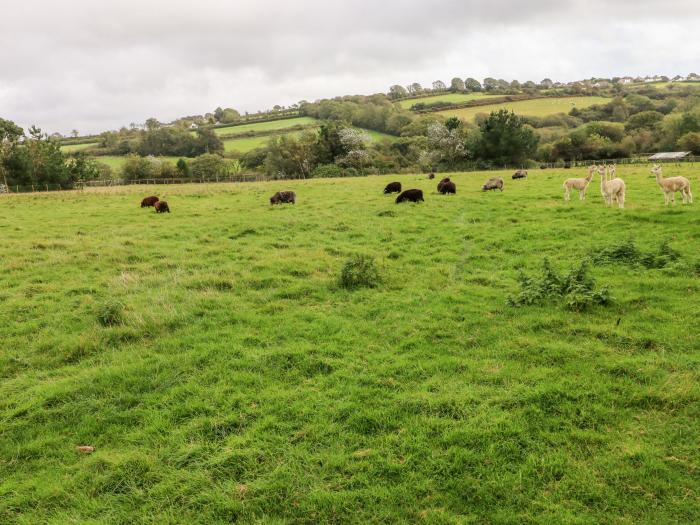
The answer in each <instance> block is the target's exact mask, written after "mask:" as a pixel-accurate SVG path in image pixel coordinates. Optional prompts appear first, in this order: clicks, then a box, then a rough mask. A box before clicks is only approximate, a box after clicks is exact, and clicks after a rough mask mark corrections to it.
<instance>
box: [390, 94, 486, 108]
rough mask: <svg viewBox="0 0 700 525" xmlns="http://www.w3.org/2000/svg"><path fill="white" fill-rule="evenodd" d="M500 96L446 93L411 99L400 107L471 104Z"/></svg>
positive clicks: (403, 102)
mask: <svg viewBox="0 0 700 525" xmlns="http://www.w3.org/2000/svg"><path fill="white" fill-rule="evenodd" d="M494 96H500V95H487V94H485V93H445V94H443V95H435V96H432V97H421V98H409V99H406V100H400V101H399V102H398V104H399V106H401V107H402V108H404V109H410V108H411V107H412V106H413V105H414V104H418V103H419V102H422V103H423V104H432V103H433V102H454V103H460V102H469V101H470V100H482V99H485V98H489V97H494Z"/></svg>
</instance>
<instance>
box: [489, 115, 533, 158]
mask: <svg viewBox="0 0 700 525" xmlns="http://www.w3.org/2000/svg"><path fill="white" fill-rule="evenodd" d="M479 129H480V130H481V142H480V144H479V157H481V158H484V159H488V160H491V161H493V162H495V163H497V164H500V165H505V164H508V165H518V164H521V163H523V162H524V161H525V160H527V159H528V158H529V157H530V156H532V155H533V154H534V152H535V150H536V149H537V143H538V138H537V136H536V135H535V133H534V131H533V130H532V128H530V127H529V126H525V124H524V123H523V119H521V118H520V117H518V116H517V115H516V114H515V113H513V112H512V111H506V110H504V109H502V110H500V111H494V112H492V113H491V114H490V115H489V117H488V118H487V119H486V120H485V121H484V122H483V123H482V124H481V125H480V126H479Z"/></svg>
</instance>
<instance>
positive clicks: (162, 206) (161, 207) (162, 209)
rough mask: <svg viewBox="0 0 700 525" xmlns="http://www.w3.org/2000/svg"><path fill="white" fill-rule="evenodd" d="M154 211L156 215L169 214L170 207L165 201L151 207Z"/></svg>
mask: <svg viewBox="0 0 700 525" xmlns="http://www.w3.org/2000/svg"><path fill="white" fill-rule="evenodd" d="M153 206H154V207H155V209H156V213H166V212H167V213H170V207H168V203H167V202H165V201H158V202H156V203H155V204H154V205H153Z"/></svg>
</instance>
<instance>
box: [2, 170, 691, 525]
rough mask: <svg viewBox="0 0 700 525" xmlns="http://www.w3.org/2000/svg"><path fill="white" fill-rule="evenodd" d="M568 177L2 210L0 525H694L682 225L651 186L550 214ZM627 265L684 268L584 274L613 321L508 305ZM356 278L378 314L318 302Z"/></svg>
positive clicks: (267, 190) (61, 200)
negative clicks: (528, 287) (522, 291)
mask: <svg viewBox="0 0 700 525" xmlns="http://www.w3.org/2000/svg"><path fill="white" fill-rule="evenodd" d="M583 173H584V170H560V171H556V170H546V171H540V170H537V171H534V170H533V171H531V173H530V177H529V179H527V180H523V181H518V182H512V181H511V180H510V177H509V175H510V173H501V175H502V176H504V177H507V179H506V185H505V191H504V192H502V193H500V192H496V193H482V192H481V191H480V190H479V188H480V185H481V184H482V183H483V181H484V180H485V179H486V178H487V177H488V176H491V175H493V173H473V174H454V175H451V177H452V179H453V180H455V181H456V183H457V188H458V189H457V191H458V193H457V195H454V196H441V195H438V194H437V193H436V192H435V184H436V183H435V181H428V180H427V179H426V177H425V176H418V175H394V176H387V177H367V178H354V179H324V180H311V181H277V182H269V183H251V184H236V185H224V184H221V185H182V186H179V185H178V186H173V187H163V186H154V187H144V186H140V187H126V188H117V189H112V190H109V191H107V190H104V191H98V190H95V191H86V192H84V193H56V194H30V195H9V196H2V197H0V227H2V232H3V243H2V248H1V251H0V257H1V259H2V263H3V272H2V273H0V320H1V322H0V375H1V377H2V380H1V381H0V422H1V425H0V438H1V439H0V522H2V523H22V524H34V523H129V524H131V523H206V524H211V523H231V522H239V523H253V522H255V523H309V524H315V523H362V524H365V523H412V522H421V523H423V522H425V523H440V524H443V523H494V524H495V523H501V524H505V523H541V524H550V523H581V524H583V523H591V524H592V523H648V524H651V523H698V522H700V505H698V501H699V500H698V498H699V497H700V477H699V476H698V465H699V464H700V450H699V448H698V435H700V352H698V350H699V349H700V341H699V339H698V334H697V313H698V311H700V294H699V293H698V292H699V291H700V280H699V278H700V204H699V203H698V202H696V203H695V204H694V205H692V206H680V205H677V206H676V207H675V208H674V209H670V208H665V207H664V206H663V196H662V194H661V192H660V191H659V189H658V187H657V186H656V184H655V181H654V180H653V179H652V178H651V176H650V174H649V172H648V167H637V168H626V167H620V168H618V175H619V176H621V177H622V178H623V179H625V181H626V182H627V188H628V192H627V207H626V209H624V210H618V209H617V208H606V207H605V206H604V205H603V202H602V198H601V196H600V193H599V190H598V186H597V184H598V180H597V179H596V180H595V181H594V185H593V186H592V187H591V188H590V190H589V197H588V199H587V200H586V201H585V202H580V201H578V199H574V200H572V201H571V202H569V203H564V202H563V200H562V193H563V190H562V188H561V184H562V181H563V180H564V179H565V178H567V177H572V176H583ZM665 174H666V175H667V176H670V175H675V174H685V175H686V176H688V177H689V178H690V179H691V183H692V185H693V187H694V188H695V192H696V199H697V198H698V193H700V189H699V188H700V173H699V171H698V168H690V167H688V168H682V169H681V168H671V167H668V168H667V170H666V173H665ZM392 180H400V181H402V183H403V184H404V188H409V187H416V188H422V189H423V190H424V192H425V202H424V203H422V204H418V205H415V204H402V205H395V204H394V203H393V199H394V197H393V196H385V195H382V188H383V187H384V185H385V184H386V183H388V182H390V181H392ZM281 189H293V190H295V191H296V192H297V195H298V200H297V204H296V205H294V206H292V205H287V206H278V207H271V206H270V205H269V203H268V197H269V196H270V195H271V194H272V193H274V192H275V191H277V190H281ZM150 194H157V195H161V196H162V197H164V198H167V200H168V201H169V203H170V206H171V209H172V213H171V214H169V215H168V214H165V215H157V214H155V213H154V212H153V210H152V209H141V208H140V207H139V205H138V204H139V202H140V200H141V198H142V197H143V196H145V195H150ZM628 239H633V240H634V241H635V242H636V243H637V246H638V247H639V248H640V249H642V250H645V251H650V250H655V249H656V247H657V246H658V245H659V243H660V242H661V241H663V240H665V239H670V246H671V247H672V248H673V249H674V250H677V251H678V252H679V254H680V255H679V259H678V260H676V261H674V262H671V263H670V264H668V265H667V266H665V267H663V268H660V269H648V268H646V267H644V266H636V267H633V266H630V265H628V264H625V263H623V262H620V261H618V262H617V263H615V264H602V263H599V264H594V265H592V266H591V270H590V271H591V275H592V277H594V278H595V279H596V281H597V286H599V287H600V286H604V285H607V286H609V290H610V294H611V295H612V297H613V302H612V304H611V305H610V306H606V307H603V306H597V307H593V308H591V309H590V310H587V311H583V312H570V311H568V310H566V309H565V308H564V307H563V306H562V305H561V304H557V303H547V304H543V305H541V306H526V307H521V308H514V307H512V306H508V305H507V304H506V299H507V297H508V296H509V295H510V294H513V293H517V291H518V289H519V288H518V282H517V278H518V275H519V272H520V271H521V270H523V271H525V272H526V273H527V274H529V275H533V274H536V273H538V272H539V269H540V268H541V265H542V261H543V257H548V258H549V260H550V261H551V263H552V265H553V266H554V267H555V268H557V269H558V270H559V271H563V270H568V269H570V268H572V267H574V266H577V265H578V264H579V262H580V261H582V260H584V259H586V258H587V257H589V256H591V254H593V253H594V252H595V251H596V250H597V249H598V248H603V247H615V246H618V247H619V246H620V245H621V243H623V242H624V241H627V240H628ZM354 254H366V255H369V256H372V257H374V258H375V259H376V264H377V268H378V271H379V275H380V277H381V282H380V283H379V284H378V286H376V287H375V288H362V289H358V290H354V291H350V290H346V289H344V288H341V287H340V286H339V285H338V276H339V274H340V272H341V268H342V266H343V264H344V263H345V261H346V260H347V258H348V257H350V256H352V255H354ZM76 445H91V446H94V447H96V450H95V452H94V453H93V454H92V455H83V454H79V453H77V452H76V451H75V447H76Z"/></svg>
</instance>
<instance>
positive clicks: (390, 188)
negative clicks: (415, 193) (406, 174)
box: [384, 182, 401, 193]
mask: <svg viewBox="0 0 700 525" xmlns="http://www.w3.org/2000/svg"><path fill="white" fill-rule="evenodd" d="M384 193H401V183H400V182H390V183H389V184H387V185H386V188H384Z"/></svg>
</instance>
